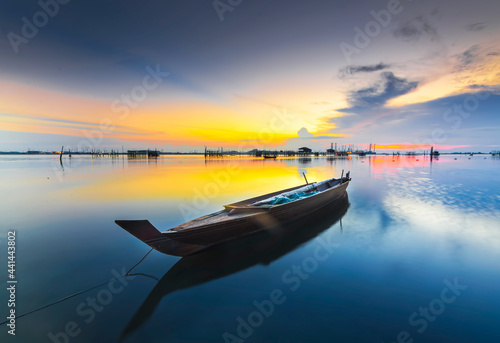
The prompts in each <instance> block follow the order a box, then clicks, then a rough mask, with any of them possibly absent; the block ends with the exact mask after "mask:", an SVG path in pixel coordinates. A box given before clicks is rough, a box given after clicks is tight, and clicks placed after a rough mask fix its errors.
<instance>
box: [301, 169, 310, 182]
mask: <svg viewBox="0 0 500 343" xmlns="http://www.w3.org/2000/svg"><path fill="white" fill-rule="evenodd" d="M302 175H304V179H306V184H307V185H308V184H309V182H307V177H306V173H304V172H302Z"/></svg>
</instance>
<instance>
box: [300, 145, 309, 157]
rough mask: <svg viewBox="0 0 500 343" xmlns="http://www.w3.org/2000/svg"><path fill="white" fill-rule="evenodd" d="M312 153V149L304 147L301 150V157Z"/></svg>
mask: <svg viewBox="0 0 500 343" xmlns="http://www.w3.org/2000/svg"><path fill="white" fill-rule="evenodd" d="M311 153H312V149H309V148H307V147H305V146H304V147H302V148H299V155H303V156H307V155H309V154H311Z"/></svg>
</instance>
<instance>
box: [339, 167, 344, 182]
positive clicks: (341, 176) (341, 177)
mask: <svg viewBox="0 0 500 343" xmlns="http://www.w3.org/2000/svg"><path fill="white" fill-rule="evenodd" d="M343 178H344V169H342V174H341V175H340V184H342V179H343Z"/></svg>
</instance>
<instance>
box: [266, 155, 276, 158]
mask: <svg viewBox="0 0 500 343" xmlns="http://www.w3.org/2000/svg"><path fill="white" fill-rule="evenodd" d="M263 157H264V158H276V155H264V156H263Z"/></svg>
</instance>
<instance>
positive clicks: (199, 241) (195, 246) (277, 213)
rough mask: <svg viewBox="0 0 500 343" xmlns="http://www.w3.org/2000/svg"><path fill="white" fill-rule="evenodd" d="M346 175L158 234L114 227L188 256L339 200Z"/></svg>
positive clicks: (136, 223) (136, 225) (145, 225)
mask: <svg viewBox="0 0 500 343" xmlns="http://www.w3.org/2000/svg"><path fill="white" fill-rule="evenodd" d="M350 180H351V179H350V177H349V172H348V173H347V174H346V176H345V177H344V176H342V177H341V178H339V179H335V178H332V179H328V180H324V181H321V182H317V183H308V184H306V185H300V186H297V187H293V188H288V189H284V190H281V191H277V192H273V193H269V194H265V195H261V196H258V197H255V198H250V199H246V200H243V201H239V202H236V203H233V204H229V205H225V206H224V209H223V210H222V211H218V212H214V213H212V214H209V215H206V216H202V217H199V218H196V219H193V220H191V221H188V222H186V223H184V224H181V225H178V226H176V227H174V228H172V229H170V230H167V231H164V232H160V231H158V230H157V229H156V228H155V227H154V226H153V225H152V224H151V223H150V222H149V221H148V220H116V221H115V222H116V224H118V225H119V226H121V227H122V228H123V229H125V230H126V231H128V232H129V233H131V234H132V235H134V236H135V237H137V238H139V239H140V240H141V241H143V242H144V243H146V244H148V245H149V246H151V247H152V248H154V249H156V250H158V251H160V252H163V253H167V254H170V255H175V256H188V255H192V254H195V253H197V252H200V251H202V250H205V249H206V248H208V247H210V246H213V245H215V244H218V243H222V242H226V241H229V240H233V239H236V238H239V237H242V236H245V235H248V234H251V233H255V232H257V231H259V230H264V229H270V228H273V227H277V226H279V225H282V224H284V223H289V222H292V221H295V220H297V219H299V218H301V217H303V216H305V215H308V214H310V213H312V212H314V211H317V210H318V209H320V208H322V207H323V206H326V205H328V204H329V203H331V202H332V201H334V200H336V199H338V198H339V197H340V196H342V195H343V194H344V193H345V192H346V189H347V186H348V185H349V181H350Z"/></svg>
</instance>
